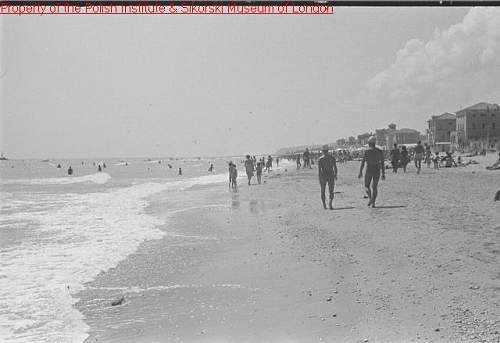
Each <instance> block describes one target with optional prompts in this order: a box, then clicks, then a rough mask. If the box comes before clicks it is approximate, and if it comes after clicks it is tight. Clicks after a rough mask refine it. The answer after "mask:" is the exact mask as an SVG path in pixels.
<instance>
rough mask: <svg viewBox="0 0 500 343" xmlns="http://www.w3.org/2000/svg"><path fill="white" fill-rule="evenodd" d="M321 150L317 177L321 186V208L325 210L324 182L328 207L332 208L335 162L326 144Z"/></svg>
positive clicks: (335, 174) (335, 171) (335, 173)
mask: <svg viewBox="0 0 500 343" xmlns="http://www.w3.org/2000/svg"><path fill="white" fill-rule="evenodd" d="M321 152H322V153H323V156H321V157H320V158H319V160H318V177H319V184H320V186H321V201H322V202H323V208H324V209H325V210H326V196H325V191H326V184H328V191H329V193H330V202H329V208H330V210H333V205H332V202H333V195H334V187H335V180H336V179H337V162H336V161H335V157H333V156H332V155H330V154H329V153H328V145H324V146H323V148H322V150H321Z"/></svg>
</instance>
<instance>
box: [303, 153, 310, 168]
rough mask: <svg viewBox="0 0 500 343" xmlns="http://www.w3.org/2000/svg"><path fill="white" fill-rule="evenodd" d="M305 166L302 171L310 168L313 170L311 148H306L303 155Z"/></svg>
mask: <svg viewBox="0 0 500 343" xmlns="http://www.w3.org/2000/svg"><path fill="white" fill-rule="evenodd" d="M303 160H304V165H303V166H302V169H305V168H307V167H309V168H310V169H311V153H310V152H309V148H306V151H304V154H303Z"/></svg>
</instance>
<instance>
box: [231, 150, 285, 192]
mask: <svg viewBox="0 0 500 343" xmlns="http://www.w3.org/2000/svg"><path fill="white" fill-rule="evenodd" d="M245 158H246V159H245V162H244V166H245V172H246V175H247V178H248V185H249V186H250V184H251V181H252V177H253V176H254V175H256V176H257V183H258V184H259V185H260V184H262V173H263V172H264V171H267V172H268V173H269V172H271V170H272V168H273V158H272V156H271V155H268V156H267V160H266V158H265V157H262V158H261V159H259V160H257V158H256V157H255V156H253V157H251V156H250V155H246V157H245ZM276 166H279V158H278V157H277V158H276ZM237 178H238V168H237V167H236V164H234V163H233V161H230V162H229V188H231V189H234V190H235V191H236V190H237V182H236V179H237Z"/></svg>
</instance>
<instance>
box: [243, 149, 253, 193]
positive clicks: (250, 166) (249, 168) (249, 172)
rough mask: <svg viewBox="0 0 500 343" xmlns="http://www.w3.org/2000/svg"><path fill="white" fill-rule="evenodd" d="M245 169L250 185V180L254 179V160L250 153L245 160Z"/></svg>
mask: <svg viewBox="0 0 500 343" xmlns="http://www.w3.org/2000/svg"><path fill="white" fill-rule="evenodd" d="M245 171H246V172H247V177H248V185H249V186H250V180H252V176H253V160H252V159H251V158H250V155H247V159H246V161H245Z"/></svg>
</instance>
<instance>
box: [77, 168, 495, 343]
mask: <svg viewBox="0 0 500 343" xmlns="http://www.w3.org/2000/svg"><path fill="white" fill-rule="evenodd" d="M483 162H484V161H483ZM484 165H485V164H482V165H479V166H470V167H464V168H453V169H442V170H439V171H434V170H432V169H427V167H424V168H423V172H422V173H421V174H420V175H417V174H416V173H415V169H414V168H413V167H410V170H409V172H408V173H407V174H403V173H398V174H392V173H391V172H390V171H389V170H388V171H387V180H386V181H381V184H380V195H379V200H378V201H377V204H378V205H379V206H380V208H375V209H372V208H368V207H367V206H366V202H367V200H366V199H363V195H364V194H363V188H362V184H361V181H360V180H358V179H357V178H356V176H357V169H358V168H359V163H356V162H350V163H347V164H345V165H341V166H340V168H339V173H340V175H339V180H338V184H337V187H336V190H337V191H338V193H337V194H336V198H335V201H334V206H335V207H336V209H335V210H333V211H330V210H323V208H322V206H321V201H320V198H319V184H318V181H317V175H316V173H317V170H316V169H313V170H300V171H295V170H289V171H288V172H282V173H280V174H272V175H271V176H269V177H266V178H264V180H265V181H266V183H265V184H263V185H260V186H257V185H252V186H251V187H248V186H246V184H244V183H243V182H240V183H242V185H241V186H240V187H239V191H238V193H233V192H230V191H228V190H227V189H226V187H227V185H217V186H215V187H214V186H210V187H196V188H193V189H189V190H185V191H184V192H183V193H182V194H181V193H179V194H171V193H163V194H159V195H157V196H155V197H154V198H153V199H151V202H152V205H151V207H150V208H149V211H150V213H151V214H153V215H155V216H158V217H160V218H164V219H165V220H166V221H167V224H166V225H165V227H164V230H165V232H167V235H166V236H165V238H164V239H162V240H157V241H150V242H145V243H144V244H143V245H142V246H141V247H140V249H139V250H138V251H137V253H136V254H134V255H132V256H130V257H129V258H127V259H126V260H124V261H123V262H122V263H120V264H119V265H118V266H117V267H116V268H114V269H112V270H110V271H108V272H106V273H102V274H101V275H100V276H99V277H98V278H97V279H96V280H95V281H94V282H92V283H90V284H88V285H87V286H88V289H87V290H86V291H84V292H81V293H80V294H79V295H78V297H79V298H80V301H79V303H78V304H77V308H78V309H79V310H80V311H82V312H83V314H84V315H85V316H86V318H87V324H88V325H89V326H90V327H91V331H90V332H89V334H90V337H89V338H88V340H87V342H175V341H179V342H321V341H324V342H500V296H499V295H500V294H499V292H500V268H499V266H500V204H499V203H498V202H497V203H494V202H493V196H494V193H495V192H496V191H497V190H498V189H499V188H500V171H490V172H488V171H485V170H484ZM186 201H188V202H189V205H186V204H187V203H186ZM207 205H211V206H207ZM182 207H190V208H189V209H187V210H181V211H177V212H176V213H175V214H173V215H172V214H171V213H170V212H169V211H168V210H167V209H171V208H182ZM138 229H140V228H138ZM122 296H124V298H125V299H124V302H123V304H122V305H119V306H110V304H111V302H112V301H113V300H115V299H119V298H120V297H122Z"/></svg>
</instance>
